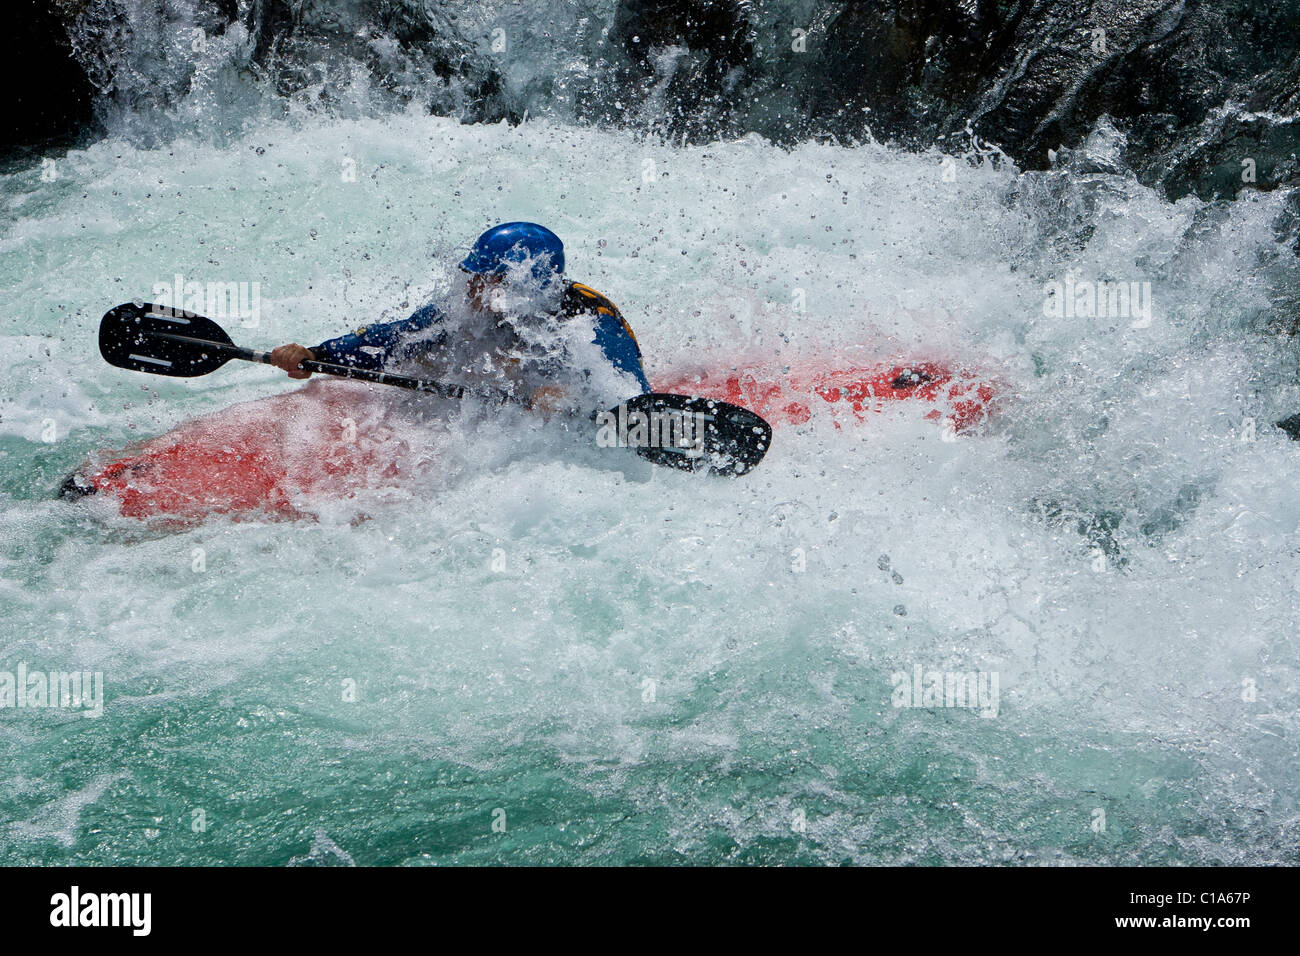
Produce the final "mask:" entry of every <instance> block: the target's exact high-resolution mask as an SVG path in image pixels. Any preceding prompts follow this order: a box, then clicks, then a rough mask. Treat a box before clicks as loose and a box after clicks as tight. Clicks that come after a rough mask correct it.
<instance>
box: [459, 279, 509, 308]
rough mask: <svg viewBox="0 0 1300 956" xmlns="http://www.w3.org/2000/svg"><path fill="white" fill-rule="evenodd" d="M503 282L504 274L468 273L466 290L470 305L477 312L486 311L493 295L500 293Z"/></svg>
mask: <svg viewBox="0 0 1300 956" xmlns="http://www.w3.org/2000/svg"><path fill="white" fill-rule="evenodd" d="M504 283H505V276H497V275H484V274H482V273H474V274H472V275H470V277H469V283H468V285H467V291H466V294H467V296H468V298H469V303H470V305H472V306H473V307H474V309H475V310H477V311H479V312H484V311H486V310H487V309H488V308H490V306H491V302H492V298H493V296H495V295H499V294H500V293H501V288H502V285H503V284H504Z"/></svg>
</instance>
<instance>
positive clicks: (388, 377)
mask: <svg viewBox="0 0 1300 956" xmlns="http://www.w3.org/2000/svg"><path fill="white" fill-rule="evenodd" d="M146 334H147V335H149V336H150V337H151V338H157V339H171V340H173V341H176V342H187V343H189V344H190V345H199V346H202V347H203V348H207V349H211V350H212V351H213V352H214V353H216V354H217V355H225V356H227V357H228V358H232V359H242V360H243V361H245V362H261V363H262V364H263V365H270V364H271V353H270V352H259V351H257V350H256V349H246V348H243V347H242V346H239V345H228V344H227V343H225V342H213V341H212V340H211V339H196V338H192V337H190V336H188V335H175V334H173V333H169V332H149V333H146ZM299 368H302V369H304V370H306V371H308V372H321V373H322V374H324V375H337V376H339V377H340V378H355V379H360V380H361V381H365V382H374V383H376V384H378V385H396V386H398V387H399V388H409V389H411V390H412V391H416V392H432V393H433V394H435V395H441V396H443V397H444V398H464V397H465V395H467V394H470V390H469V389H467V388H465V387H464V386H462V385H447V384H445V383H443V382H434V381H428V380H426V379H422V378H411V377H410V376H408V375H393V374H391V373H389V372H374V371H371V370H370V369H365V368H353V367H352V366H350V365H336V364H334V363H333V362H317V361H315V360H314V359H311V360H308V361H305V362H301V363H299ZM473 394H480V393H478V392H475V393H473ZM493 397H500V398H501V400H502V401H503V402H504V401H508V400H509V398H510V396H508V395H507V394H506V393H505V392H500V393H495V394H494V396H493Z"/></svg>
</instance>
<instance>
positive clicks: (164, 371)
mask: <svg viewBox="0 0 1300 956" xmlns="http://www.w3.org/2000/svg"><path fill="white" fill-rule="evenodd" d="M99 353H100V355H102V356H103V357H104V360H105V361H106V362H108V363H109V364H110V365H113V366H115V367H117V368H125V369H130V370H131V371H135V372H148V373H150V374H151V375H172V376H179V377H183V378H194V377H196V376H199V375H207V374H208V373H209V372H215V371H216V370H217V369H219V368H221V366H223V365H225V364H226V363H227V362H229V361H230V360H231V359H241V360H243V361H246V362H262V363H264V364H268V365H269V364H270V362H271V355H270V353H269V352H258V351H255V350H254V349H246V348H242V347H240V346H238V345H236V344H235V343H234V342H232V341H231V340H230V336H228V335H227V334H226V332H225V330H224V329H223V328H222V327H221V326H219V325H218V324H217V323H216V322H213V321H212V320H211V319H208V318H204V317H203V316H201V315H196V314H195V313H193V312H184V311H181V310H179V309H172V308H167V307H164V306H156V305H147V304H144V305H142V304H137V303H134V302H126V303H123V304H122V305H119V306H117V307H116V308H114V309H110V310H109V311H108V312H106V313H105V314H104V318H103V319H101V320H100V323H99ZM301 367H302V368H304V369H306V370H308V371H311V372H321V373H324V374H326V375H338V376H341V377H343V378H354V379H361V380H363V381H366V382H374V383H376V384H379V385H396V386H397V387H399V388H409V389H412V390H414V391H417V392H430V393H432V394H435V395H441V396H443V397H444V398H454V399H459V398H463V397H464V396H466V395H476V396H478V397H480V398H486V399H490V400H499V401H502V402H506V401H517V399H516V398H514V397H513V396H511V395H510V394H509V393H507V392H505V391H478V390H472V389H467V388H465V387H463V386H460V385H447V384H444V383H442V382H435V381H430V380H428V379H420V378H411V377H410V376H406V375H393V374H390V373H388V372H374V371H370V370H369V369H361V368H353V367H351V366H349V365H337V364H334V363H332V362H316V361H306V362H303V363H302V365H301ZM593 418H594V419H595V421H596V423H597V426H598V428H597V444H599V445H602V446H613V447H627V448H631V449H632V450H633V451H635V452H636V453H637V454H638V455H640V456H641V457H642V458H645V459H646V460H648V461H652V462H654V463H655V464H659V465H668V466H669V467H672V468H679V469H682V470H685V471H702V470H707V471H708V472H709V473H711V474H715V475H726V476H734V475H741V474H744V473H745V472H747V471H749V470H751V469H752V468H753V467H754V466H755V465H757V464H758V463H759V462H760V461H762V459H763V456H764V455H765V454H766V453H767V449H768V446H769V445H771V443H772V427H771V426H770V425H768V423H767V422H766V421H764V420H763V418H761V417H760V416H758V415H756V414H754V413H753V412H751V411H749V410H748V409H745V408H741V407H740V406H738V405H732V404H729V403H728V402H723V401H718V400H716V399H711V398H695V397H692V396H689V395H671V394H664V393H651V394H647V395H638V396H636V397H635V398H630V399H628V400H627V401H626V402H624V403H622V404H621V405H618V406H616V407H615V408H612V409H610V410H609V411H607V412H599V413H597V414H596V415H595V416H593Z"/></svg>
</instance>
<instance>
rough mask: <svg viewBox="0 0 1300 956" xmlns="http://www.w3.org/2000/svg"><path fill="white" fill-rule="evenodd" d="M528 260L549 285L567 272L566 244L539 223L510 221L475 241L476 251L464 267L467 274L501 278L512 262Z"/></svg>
mask: <svg viewBox="0 0 1300 956" xmlns="http://www.w3.org/2000/svg"><path fill="white" fill-rule="evenodd" d="M527 260H534V261H533V265H532V272H533V275H534V276H535V277H536V278H537V279H538V280H539V281H541V282H549V281H550V280H551V279H553V278H555V276H556V275H557V274H559V273H561V272H563V271H564V243H562V242H560V237H559V236H557V235H556V234H555V233H553V232H551V230H549V229H547V228H546V227H545V226H539V225H538V224H537V223H535V222H506V223H502V224H501V225H499V226H493V227H492V228H491V229H489V230H488V231H487V232H485V233H483V235H481V236H479V237H478V239H476V240H474V248H473V249H471V250H470V253H469V255H467V256H466V257H465V261H464V262H462V263H461V264H460V267H461V268H462V269H464V270H465V271H466V272H474V273H480V274H488V275H501V274H503V273H504V272H505V271H506V269H507V268H508V267H509V265H510V264H511V263H518V262H525V261H527Z"/></svg>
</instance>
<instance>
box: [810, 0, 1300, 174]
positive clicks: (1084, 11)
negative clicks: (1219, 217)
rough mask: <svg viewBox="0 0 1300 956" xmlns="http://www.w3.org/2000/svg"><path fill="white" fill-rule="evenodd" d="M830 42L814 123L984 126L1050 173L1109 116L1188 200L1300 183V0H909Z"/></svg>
mask: <svg viewBox="0 0 1300 956" xmlns="http://www.w3.org/2000/svg"><path fill="white" fill-rule="evenodd" d="M824 50H825V53H824V57H823V62H822V64H821V67H820V69H819V70H818V71H817V73H818V77H819V83H818V85H817V89H816V95H815V99H814V102H813V103H812V104H811V109H810V125H811V126H813V127H815V126H817V125H818V124H819V123H820V124H825V125H826V126H827V127H828V128H829V129H831V130H832V131H834V132H836V133H838V134H839V135H847V136H852V135H861V134H862V133H863V132H865V130H866V129H867V128H869V129H870V130H871V132H872V133H873V134H874V135H876V136H877V138H883V139H894V140H897V141H899V142H900V143H903V144H905V145H912V146H928V145H931V144H933V143H936V142H938V143H942V142H944V141H945V140H946V141H947V144H948V146H949V148H953V147H955V146H956V145H957V140H958V139H959V138H960V136H961V134H962V133H963V132H964V129H965V127H966V125H967V124H969V125H970V126H971V128H972V130H973V131H974V132H975V133H977V134H978V135H979V136H981V137H982V138H984V139H986V140H988V141H991V142H995V143H997V144H998V145H1000V146H1001V147H1002V148H1003V149H1004V150H1005V151H1006V152H1008V153H1009V154H1011V155H1012V156H1013V157H1015V159H1016V161H1017V162H1018V163H1019V164H1020V165H1021V166H1022V167H1024V168H1044V167H1046V166H1047V165H1048V164H1049V162H1050V159H1049V151H1052V150H1056V149H1058V148H1060V147H1061V146H1074V145H1077V144H1078V143H1080V142H1081V141H1082V140H1083V139H1084V137H1086V136H1087V135H1088V133H1089V131H1090V130H1091V129H1092V128H1093V127H1094V126H1095V125H1096V124H1097V122H1098V121H1099V120H1101V119H1102V118H1103V117H1107V116H1108V117H1110V118H1111V119H1112V120H1113V121H1114V122H1115V123H1116V124H1117V125H1118V126H1119V127H1120V128H1121V129H1122V130H1123V131H1124V132H1125V134H1126V137H1127V153H1126V155H1125V157H1124V159H1125V162H1127V163H1128V164H1129V165H1130V166H1131V168H1133V169H1134V170H1136V171H1137V172H1138V174H1139V176H1140V177H1141V178H1142V179H1143V180H1145V181H1147V182H1150V183H1159V184H1161V185H1163V186H1165V187H1166V189H1167V190H1168V191H1169V192H1170V193H1171V194H1172V195H1182V194H1185V193H1187V192H1196V193H1198V194H1200V195H1201V196H1202V197H1205V198H1208V197H1209V196H1211V195H1214V194H1216V193H1218V194H1225V195H1231V194H1234V193H1235V192H1236V191H1237V190H1239V189H1240V188H1242V187H1243V186H1244V185H1253V186H1255V187H1256V188H1271V187H1275V186H1277V185H1282V184H1293V183H1295V182H1297V181H1298V180H1297V170H1296V165H1295V162H1294V160H1290V159H1289V156H1290V153H1291V152H1293V151H1294V148H1295V145H1296V135H1297V130H1296V123H1295V121H1294V120H1293V119H1292V117H1294V116H1295V115H1296V113H1297V108H1298V107H1300V102H1298V101H1297V97H1298V96H1300V92H1297V91H1298V90H1300V85H1298V84H1297V82H1296V81H1297V79H1298V78H1300V3H1296V2H1295V0H1272V2H1269V0H1264V2H1256V0H1217V2H1210V0H1020V2H1012V0H996V2H995V0H898V2H894V3H887V4H883V5H877V4H861V5H853V6H848V7H846V8H845V9H844V10H843V11H842V12H840V13H839V14H838V15H837V16H836V17H835V18H834V19H833V20H832V21H831V22H830V24H829V26H828V28H827V31H826V43H825V47H824ZM1244 160H1252V161H1253V164H1254V170H1253V174H1249V173H1248V174H1247V175H1246V178H1244V179H1243V173H1245V172H1246V170H1245V168H1244V167H1243V161H1244ZM1247 165H1249V164H1247ZM1251 175H1253V180H1252V179H1251Z"/></svg>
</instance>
